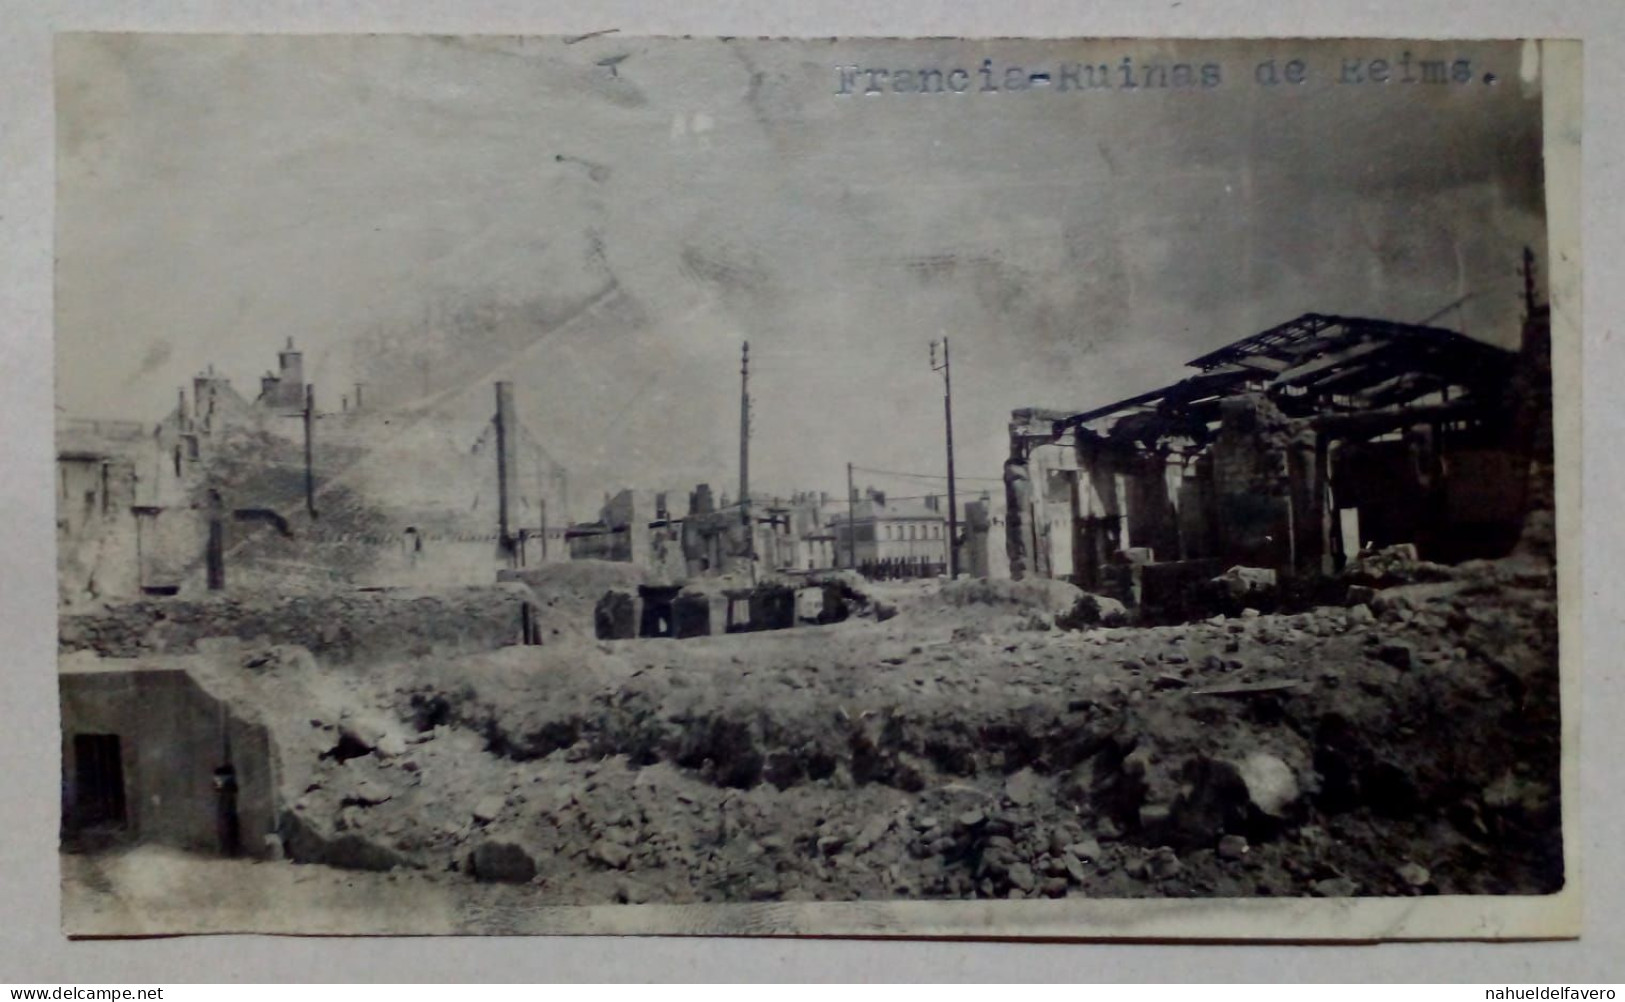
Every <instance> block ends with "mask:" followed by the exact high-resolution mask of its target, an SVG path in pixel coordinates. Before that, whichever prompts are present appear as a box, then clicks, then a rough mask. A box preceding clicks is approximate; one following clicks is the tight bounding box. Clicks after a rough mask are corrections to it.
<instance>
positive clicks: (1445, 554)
mask: <svg viewBox="0 0 1625 1002" xmlns="http://www.w3.org/2000/svg"><path fill="white" fill-rule="evenodd" d="M1526 305H1527V310H1528V312H1527V319H1526V322H1525V329H1524V338H1523V342H1524V343H1523V346H1522V348H1521V350H1520V351H1507V350H1504V349H1501V348H1498V347H1495V346H1492V345H1489V344H1486V343H1483V342H1480V341H1476V340H1473V339H1472V338H1468V337H1466V336H1463V335H1461V334H1458V333H1455V332H1453V331H1450V330H1445V329H1442V328H1438V327H1430V326H1419V325H1414V324H1403V323H1394V322H1390V321H1385V320H1373V319H1367V318H1362V317H1342V316H1323V315H1320V314H1313V313H1311V314H1306V315H1304V316H1301V317H1298V318H1296V319H1294V320H1290V321H1288V322H1286V323H1283V324H1281V325H1279V326H1276V327H1272V328H1270V329H1269V330H1266V331H1263V332H1261V333H1259V334H1255V335H1253V336H1251V337H1247V338H1243V339H1242V340H1240V341H1237V342H1235V343H1233V344H1230V345H1226V346H1225V347H1222V348H1219V349H1217V350H1215V351H1211V352H1209V353H1207V354H1205V355H1202V356H1201V357H1199V358H1196V359H1193V360H1192V361H1191V362H1190V363H1189V365H1190V367H1191V368H1193V369H1194V370H1196V371H1195V373H1194V374H1192V375H1189V376H1187V377H1186V378H1184V379H1182V380H1180V381H1178V382H1175V383H1173V384H1171V385H1168V386H1165V387H1162V388H1160V389H1156V390H1152V391H1150V392H1148V393H1142V394H1139V395H1137V396H1134V397H1130V398H1128V399H1126V400H1120V401H1117V402H1115V403H1111V404H1107V405H1105V406H1101V407H1096V408H1093V409H1091V410H1086V411H1077V412H1067V411H1051V410H1039V409H1023V410H1018V411H1016V412H1014V414H1013V416H1012V421H1011V425H1010V458H1009V460H1008V462H1007V463H1006V467H1005V485H1006V502H1007V519H1006V525H1005V530H1006V549H1007V552H1008V555H1009V561H1010V568H1011V571H1012V573H1013V574H1014V575H1015V576H1017V577H1021V576H1024V575H1028V574H1032V575H1038V576H1044V577H1056V578H1065V579H1069V580H1071V581H1073V582H1075V583H1076V584H1078V585H1079V586H1080V587H1082V588H1084V589H1086V590H1092V591H1097V592H1104V593H1113V594H1117V595H1118V596H1119V597H1121V598H1123V599H1125V600H1128V601H1144V602H1146V603H1151V604H1154V603H1156V602H1158V601H1160V600H1162V599H1165V598H1166V597H1167V595H1166V593H1167V592H1170V591H1172V590H1176V589H1178V588H1180V587H1182V586H1183V584H1184V583H1186V582H1188V581H1190V580H1194V579H1199V578H1203V577H1210V576H1212V575H1215V574H1219V573H1223V572H1224V571H1225V570H1226V569H1228V568H1230V567H1233V566H1236V565H1243V566H1249V567H1258V568H1269V569H1273V570H1275V571H1276V572H1277V573H1278V574H1280V575H1282V576H1283V577H1293V576H1300V577H1302V576H1313V575H1317V574H1331V573H1334V572H1336V571H1337V570H1339V569H1340V568H1341V567H1342V566H1343V565H1344V564H1345V563H1346V562H1347V561H1348V560H1350V559H1351V558H1353V557H1355V556H1356V555H1358V554H1359V552H1360V551H1361V550H1362V548H1367V547H1381V546H1385V545H1389V544H1396V543H1411V544H1414V545H1415V546H1416V547H1417V550H1418V551H1419V554H1420V556H1421V557H1422V558H1424V559H1431V560H1436V561H1441V562H1452V561H1459V560H1462V559H1466V558H1470V557H1494V556H1499V555H1503V554H1505V553H1506V552H1507V551H1509V550H1510V549H1511V548H1512V546H1513V545H1514V543H1515V542H1516V541H1517V539H1518V536H1519V532H1520V530H1521V528H1522V525H1523V519H1524V515H1525V514H1526V513H1527V512H1528V511H1530V510H1531V509H1532V508H1536V507H1544V508H1549V507H1550V506H1551V502H1550V499H1549V497H1546V498H1545V499H1544V500H1543V499H1542V496H1541V495H1542V494H1543V493H1544V492H1547V491H1549V486H1545V487H1543V486H1542V485H1543V484H1549V476H1550V468H1551V445H1550V425H1551V414H1550V372H1551V369H1550V333H1549V330H1550V317H1549V312H1548V309H1547V308H1546V307H1544V306H1540V305H1537V304H1536V303H1535V302H1534V296H1533V292H1532V289H1531V290H1530V291H1529V292H1528V294H1527V304H1526Z"/></svg>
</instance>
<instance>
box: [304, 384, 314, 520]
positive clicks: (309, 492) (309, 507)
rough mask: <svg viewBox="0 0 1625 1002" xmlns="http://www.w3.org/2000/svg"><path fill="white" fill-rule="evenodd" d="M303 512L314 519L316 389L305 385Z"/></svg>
mask: <svg viewBox="0 0 1625 1002" xmlns="http://www.w3.org/2000/svg"><path fill="white" fill-rule="evenodd" d="M303 416H304V419H305V510H306V511H308V512H310V517H311V518H315V517H316V446H315V442H314V438H315V431H316V387H315V386H312V385H311V384H309V383H306V384H305V413H304V415H303Z"/></svg>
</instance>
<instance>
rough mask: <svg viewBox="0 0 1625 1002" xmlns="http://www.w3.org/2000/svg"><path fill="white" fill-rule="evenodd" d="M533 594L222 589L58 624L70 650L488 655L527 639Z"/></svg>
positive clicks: (332, 656) (69, 616)
mask: <svg viewBox="0 0 1625 1002" xmlns="http://www.w3.org/2000/svg"><path fill="white" fill-rule="evenodd" d="M530 598H531V596H530V594H529V592H527V591H526V589H525V588H523V587H521V586H519V585H513V584H498V585H484V586H469V587H464V588H442V589H435V590H414V589H390V590H382V589H378V590H370V591H359V590H355V589H339V588H330V589H326V590H315V589H312V590H307V591H303V592H298V593H294V594H274V593H268V592H261V593H258V594H255V593H232V592H225V593H218V594H213V595H208V596H200V597H196V598H161V599H158V598H154V599H142V600H138V601H133V602H123V603H107V604H105V605H102V606H100V607H97V608H94V609H87V610H85V611H83V612H75V613H65V614H63V615H62V616H60V617H59V619H58V646H59V648H60V649H61V650H62V651H63V652H64V653H71V652H73V651H94V652H96V653H97V654H100V655H103V656H105V657H116V658H133V657H140V656H142V655H147V654H180V653H185V652H188V651H193V650H196V649H197V647H198V644H199V642H200V641H206V640H209V639H211V638H217V637H230V638H237V639H240V640H245V641H254V642H258V643H260V644H262V645H266V646H269V645H274V644H292V645H297V646H300V647H304V648H306V649H308V650H310V651H311V652H312V653H314V654H316V655H317V656H318V657H319V658H320V659H321V660H322V662H323V663H324V664H342V663H349V662H353V661H360V660H386V661H387V660H393V659H397V658H402V657H406V658H411V657H421V656H424V655H427V654H430V653H444V654H457V653H463V652H469V651H483V650H490V649H492V648H494V647H500V646H502V645H504V644H513V643H518V642H519V640H520V630H521V623H522V620H523V612H522V610H523V607H524V605H525V603H526V602H527V601H528V600H530Z"/></svg>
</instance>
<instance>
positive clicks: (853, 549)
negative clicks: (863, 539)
mask: <svg viewBox="0 0 1625 1002" xmlns="http://www.w3.org/2000/svg"><path fill="white" fill-rule="evenodd" d="M857 508H858V489H857V488H856V487H854V486H852V464H851V463H847V464H846V563H847V566H848V567H849V568H850V569H851V570H853V571H856V570H857V569H858V516H857Z"/></svg>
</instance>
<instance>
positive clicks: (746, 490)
mask: <svg viewBox="0 0 1625 1002" xmlns="http://www.w3.org/2000/svg"><path fill="white" fill-rule="evenodd" d="M739 519H740V521H741V522H742V523H744V526H745V557H746V559H750V558H751V557H754V556H755V550H756V540H755V538H754V536H755V533H753V532H752V531H751V524H750V342H749V341H746V342H745V344H744V347H743V349H742V350H741V351H740V355H739Z"/></svg>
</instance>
